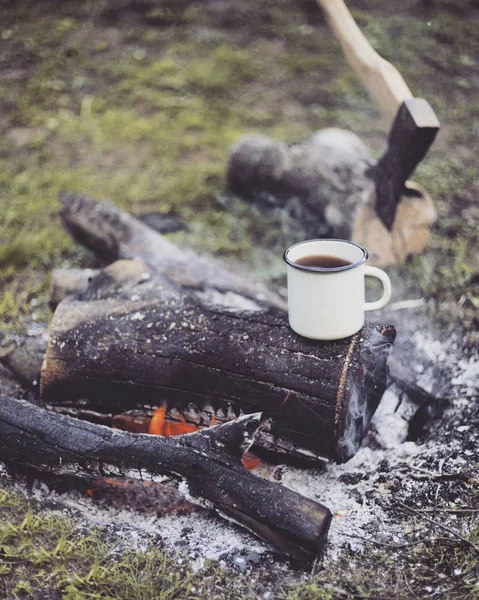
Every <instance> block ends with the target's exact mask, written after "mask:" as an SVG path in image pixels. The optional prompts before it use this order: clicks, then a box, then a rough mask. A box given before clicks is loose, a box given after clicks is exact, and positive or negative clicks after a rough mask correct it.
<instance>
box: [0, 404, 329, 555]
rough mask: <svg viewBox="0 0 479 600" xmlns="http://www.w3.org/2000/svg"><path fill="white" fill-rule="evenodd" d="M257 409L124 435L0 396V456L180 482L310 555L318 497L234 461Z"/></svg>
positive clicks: (318, 519)
mask: <svg viewBox="0 0 479 600" xmlns="http://www.w3.org/2000/svg"><path fill="white" fill-rule="evenodd" d="M259 421H260V414H259V413H258V414H252V415H248V416H247V417H243V418H240V419H237V420H235V421H231V422H229V423H226V424H224V425H221V426H218V427H216V428H211V429H208V430H205V431H202V432H200V433H194V434H189V435H183V436H176V437H172V438H162V437H160V436H150V435H143V434H131V433H126V432H122V431H118V430H113V429H110V428H108V427H104V426H102V425H95V424H92V423H87V422H84V421H80V420H78V419H74V418H71V417H67V416H64V415H58V414H55V413H51V412H48V411H45V410H44V409H41V408H39V407H36V406H34V405H31V404H29V403H27V402H25V401H23V400H16V399H12V398H9V397H6V396H0V458H1V459H2V460H5V461H11V462H12V463H15V464H20V465H28V466H34V467H36V468H38V469H40V470H44V471H49V472H56V473H66V474H78V473H88V474H90V475H91V474H94V475H102V476H104V475H116V476H118V475H120V476H129V477H132V476H133V477H136V478H145V477H146V478H149V479H152V480H154V478H155V476H158V475H160V474H161V475H169V476H171V477H174V478H176V479H179V480H180V481H183V482H185V483H186V486H187V489H188V492H187V493H188V497H189V499H191V500H192V501H193V502H196V503H198V504H201V505H205V504H206V505H208V506H210V507H212V508H214V510H216V511H217V512H218V513H219V514H221V515H223V516H224V517H226V518H227V519H230V520H233V521H234V522H236V523H238V524H239V525H241V526H242V527H244V528H246V529H248V530H249V531H251V532H252V533H254V534H255V535H257V536H259V537H260V538H262V539H263V540H265V541H267V542H268V543H270V544H272V545H273V546H275V547H276V548H278V549H279V550H281V551H283V552H285V553H287V554H289V555H290V556H292V557H294V558H296V559H298V560H303V561H304V560H312V559H314V558H315V557H316V556H317V554H318V552H319V550H320V548H321V546H322V544H323V542H324V541H325V540H326V536H327V533H328V529H329V524H330V521H331V513H330V511H329V510H328V509H327V508H326V507H324V506H322V505H321V504H319V503H317V502H314V501H313V500H310V499H309V498H306V497H304V496H301V495H300V494H297V493H295V492H293V491H291V490H289V489H287V488H285V487H282V486H280V485H278V484H276V483H272V482H269V481H266V480H264V479H261V478H260V477H258V476H256V475H253V474H252V473H250V472H248V471H246V470H245V469H244V468H243V467H242V465H241V462H240V456H241V453H242V446H243V445H245V444H246V445H249V443H250V442H251V438H252V436H253V434H254V431H255V429H256V428H257V426H258V423H259Z"/></svg>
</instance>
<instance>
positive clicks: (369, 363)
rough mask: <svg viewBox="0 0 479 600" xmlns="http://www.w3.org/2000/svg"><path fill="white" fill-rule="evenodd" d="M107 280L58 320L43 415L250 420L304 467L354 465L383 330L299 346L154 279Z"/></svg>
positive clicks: (380, 366) (381, 384) (267, 314)
mask: <svg viewBox="0 0 479 600" xmlns="http://www.w3.org/2000/svg"><path fill="white" fill-rule="evenodd" d="M117 268H118V264H116V265H115V264H114V265H112V266H111V267H109V268H108V269H107V270H105V272H103V273H102V274H101V275H100V276H98V278H97V279H95V280H94V281H93V282H92V284H91V286H90V288H89V289H88V291H87V292H85V294H83V295H81V296H78V297H76V298H70V299H67V300H65V301H64V302H62V303H61V304H60V305H59V307H58V308H57V310H56V312H55V315H54V318H53V321H52V325H51V334H50V341H49V344H48V348H47V353H46V358H45V361H44V364H43V371H42V383H41V387H42V398H43V400H44V401H45V402H46V403H48V404H49V405H52V406H55V405H56V406H63V407H69V406H70V407H72V408H73V407H74V408H75V409H76V408H80V409H82V410H90V411H95V412H99V413H103V414H106V413H110V414H113V415H115V414H119V413H121V412H124V411H127V410H133V409H144V408H145V407H146V408H148V407H150V408H151V407H155V406H159V405H161V404H163V403H166V404H167V405H168V407H169V408H174V407H176V408H177V409H178V410H179V411H180V412H181V413H184V412H185V411H187V410H188V408H189V407H190V406H193V407H194V408H195V409H196V410H197V411H198V409H199V410H200V411H203V413H206V414H208V415H209V421H211V419H212V418H213V416H214V417H215V418H217V419H218V422H221V420H222V416H223V418H224V416H226V415H228V413H230V414H231V416H234V415H239V414H241V413H242V412H244V413H251V412H256V411H259V410H260V411H265V412H266V414H267V415H268V416H271V417H272V418H273V419H274V422H275V425H274V429H275V430H274V434H275V436H276V437H279V438H282V439H284V440H287V441H288V442H289V443H290V444H292V445H294V446H296V447H297V448H301V449H303V450H304V451H305V452H306V453H307V454H309V455H312V456H316V457H326V458H333V459H335V460H339V461H344V460H347V459H348V458H350V457H351V456H352V455H354V453H355V452H356V450H357V448H358V446H359V444H360V442H361V439H362V436H363V433H364V430H365V429H366V427H367V424H368V423H369V420H370V418H371V415H372V413H373V412H374V410H375V409H376V406H377V404H378V402H379V400H380V398H381V395H382V393H383V391H384V389H385V386H386V383H387V382H386V379H387V373H386V361H387V357H388V354H389V351H390V349H391V345H392V343H393V341H394V338H395V331H394V328H392V327H389V326H380V325H366V326H365V327H364V328H363V329H362V330H361V331H360V332H359V333H358V334H356V335H355V336H353V337H352V338H347V339H345V340H338V341H336V342H317V341H312V340H307V339H305V338H302V337H300V336H298V335H296V334H295V333H294V332H293V331H292V330H291V329H290V328H289V326H288V323H287V319H286V315H285V314H284V313H283V312H282V311H278V310H275V309H273V308H271V309H269V310H267V311H262V310H256V311H251V310H249V311H248V310H246V311H245V310H241V306H240V307H239V308H237V309H236V310H233V309H231V308H224V307H221V306H219V305H217V304H214V303H213V301H214V300H216V298H213V299H211V298H210V297H208V296H202V297H201V298H200V297H199V296H198V295H195V296H188V295H187V294H185V293H184V292H181V291H179V290H177V289H172V288H169V287H164V286H163V285H162V284H161V282H158V281H156V280H154V279H149V280H148V279H143V280H141V278H140V281H139V282H138V283H136V284H135V280H132V281H133V284H134V285H133V286H132V287H130V286H123V287H121V288H119V289H118V288H117V287H115V285H116V284H115V283H114V282H113V284H112V285H113V287H111V285H110V284H111V279H109V276H108V272H111V270H112V269H113V270H114V269H117ZM112 294H113V295H112ZM231 416H230V417H229V418H231ZM209 421H208V420H207V421H206V423H205V424H206V425H208V424H209Z"/></svg>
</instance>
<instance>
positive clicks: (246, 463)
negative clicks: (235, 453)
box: [241, 452, 262, 471]
mask: <svg viewBox="0 0 479 600" xmlns="http://www.w3.org/2000/svg"><path fill="white" fill-rule="evenodd" d="M241 462H242V463H243V467H244V468H245V469H247V470H248V471H252V470H253V469H257V468H258V467H260V466H261V465H262V462H261V461H260V460H259V458H256V456H254V454H251V453H250V452H245V453H244V454H243V457H242V458H241Z"/></svg>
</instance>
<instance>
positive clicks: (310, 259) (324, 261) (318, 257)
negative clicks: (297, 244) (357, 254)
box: [294, 254, 352, 269]
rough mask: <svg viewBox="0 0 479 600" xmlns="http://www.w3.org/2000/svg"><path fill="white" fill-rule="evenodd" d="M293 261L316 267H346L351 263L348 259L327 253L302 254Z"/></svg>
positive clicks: (304, 265)
mask: <svg viewBox="0 0 479 600" xmlns="http://www.w3.org/2000/svg"><path fill="white" fill-rule="evenodd" d="M294 262H295V263H296V264H297V265H301V266H303V267H316V268H318V269H337V268H338V267H347V266H348V265H351V264H352V263H351V262H350V261H349V260H344V258H339V256H329V255H328V254H312V255H311V256H302V257H301V258H298V259H297V260H295V261H294Z"/></svg>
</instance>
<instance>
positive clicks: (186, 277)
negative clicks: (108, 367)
mask: <svg viewBox="0 0 479 600" xmlns="http://www.w3.org/2000/svg"><path fill="white" fill-rule="evenodd" d="M60 200H61V203H62V205H63V208H62V211H61V217H62V221H63V224H64V225H65V227H66V229H67V230H68V231H69V233H70V234H71V235H72V237H73V238H74V239H75V240H77V241H78V242H79V243H80V244H82V245H83V246H85V247H86V248H89V249H90V250H92V251H93V252H95V253H96V254H97V255H98V256H99V257H101V258H103V259H104V260H106V261H108V262H111V261H114V260H117V259H122V258H141V259H142V260H143V261H144V262H145V263H146V264H147V265H148V266H149V267H150V268H151V269H152V270H153V271H154V272H155V273H161V274H163V275H164V276H166V277H167V278H168V279H169V280H170V281H171V282H173V283H175V284H177V285H179V286H181V287H184V288H193V289H201V290H202V289H208V288H214V289H217V290H220V291H227V292H230V293H231V292H234V293H238V294H242V295H244V296H247V297H248V298H252V299H254V300H255V301H259V302H262V303H264V304H266V305H268V304H271V305H273V306H278V307H281V308H285V307H286V302H285V300H284V299H283V298H281V297H280V296H279V295H277V294H275V293H273V292H272V291H271V290H269V289H268V288H267V287H266V286H265V285H263V284H262V283H259V282H254V281H252V280H251V279H250V278H249V277H248V276H247V275H246V273H242V272H241V268H239V266H237V268H235V269H232V268H231V267H229V268H228V267H227V266H225V265H224V264H222V263H221V262H220V261H217V260H215V259H212V258H206V257H201V256H198V254H197V253H195V252H193V251H192V250H188V249H183V248H179V247H178V246H176V245H175V244H173V243H172V242H170V241H168V240H167V239H166V238H165V237H163V236H162V235H161V234H159V233H157V232H156V231H154V230H153V229H151V227H148V225H145V224H144V223H142V222H141V221H139V220H138V219H135V217H133V216H131V215H129V214H128V213H126V212H125V211H123V210H120V209H119V208H116V207H115V206H113V205H112V204H110V203H109V202H106V201H104V200H103V201H101V202H94V201H93V200H92V199H91V198H89V197H88V196H84V195H80V194H67V193H64V194H62V195H61V197H60Z"/></svg>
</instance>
